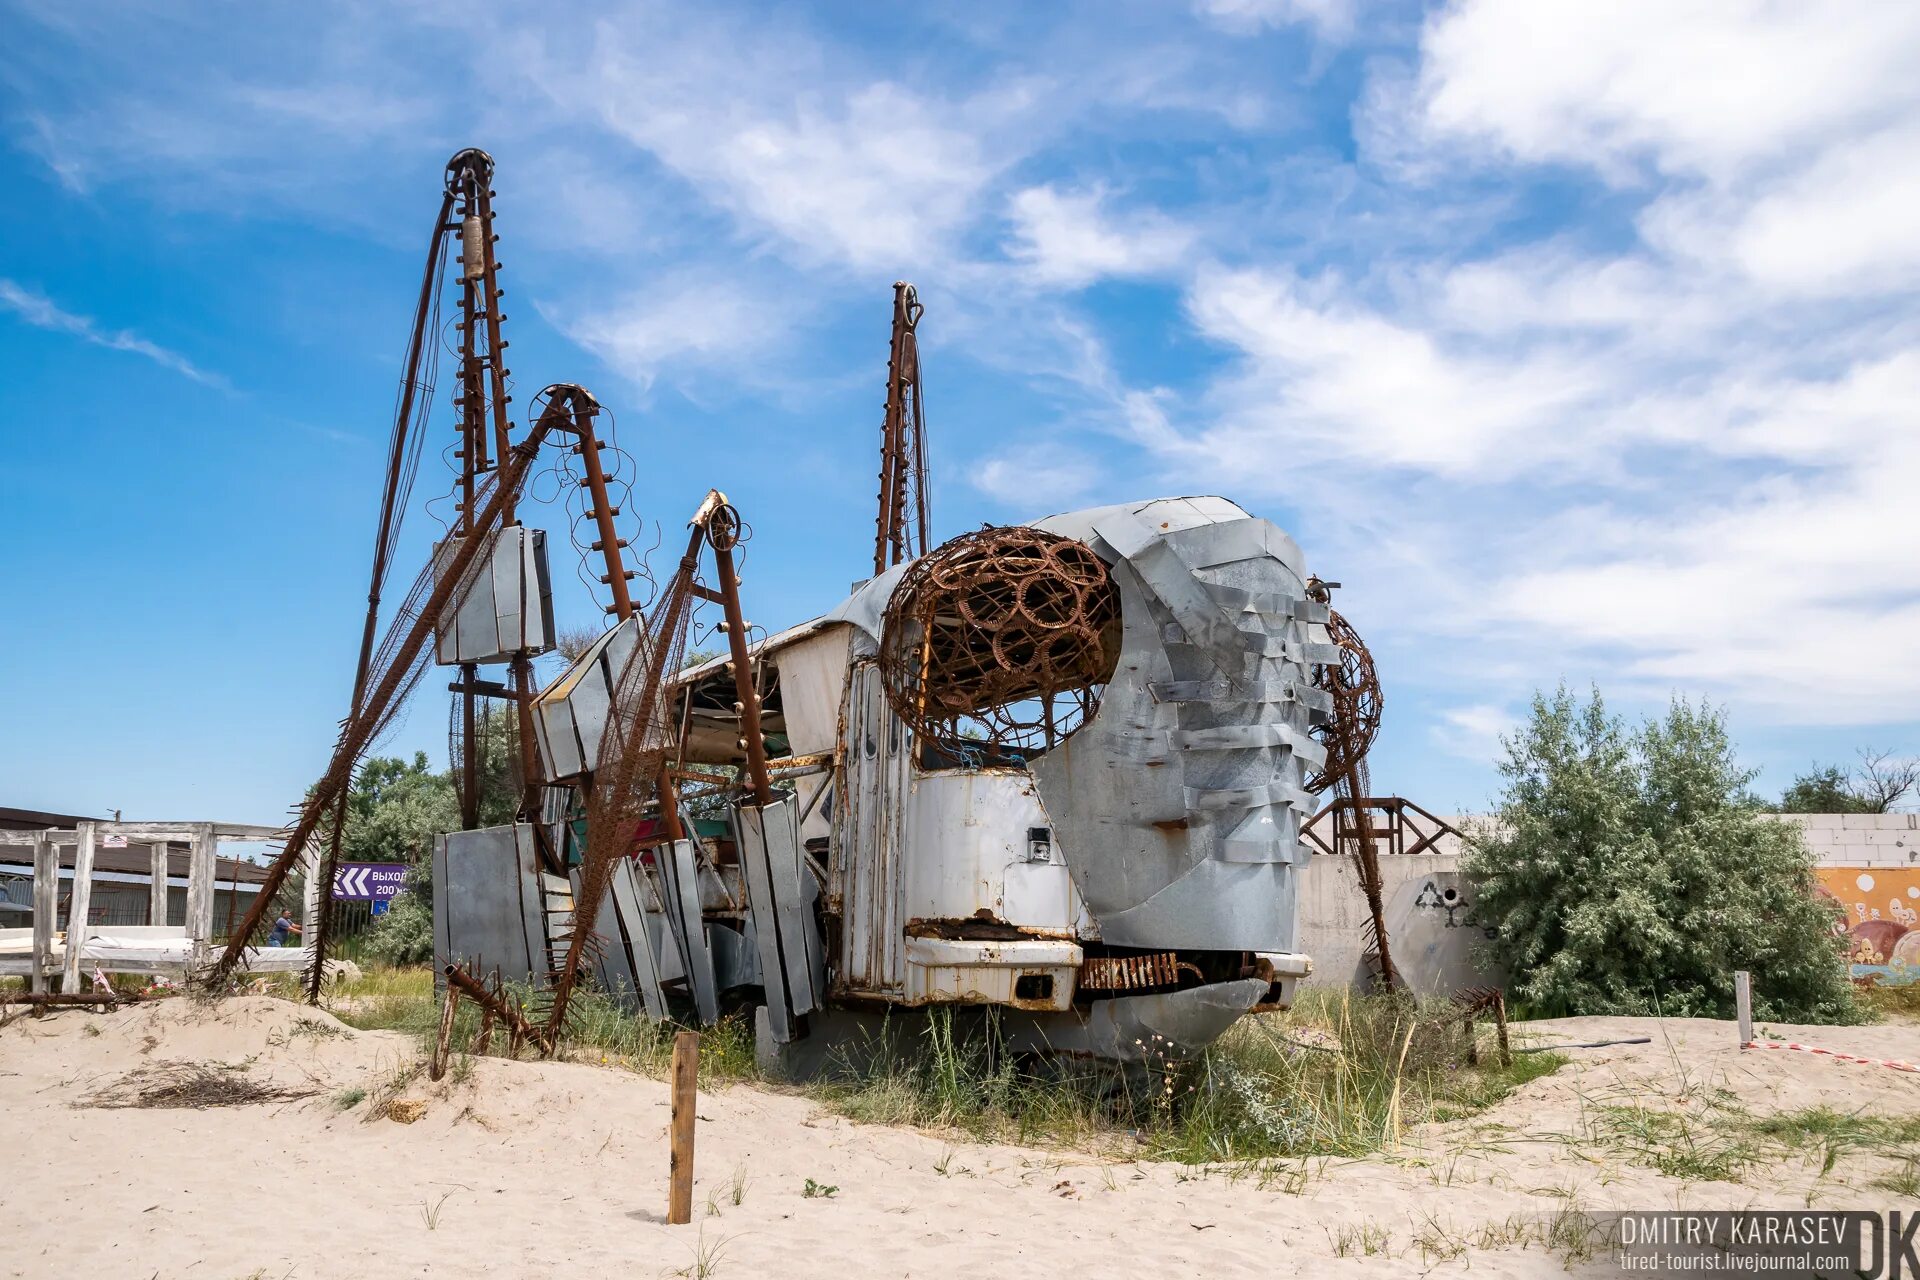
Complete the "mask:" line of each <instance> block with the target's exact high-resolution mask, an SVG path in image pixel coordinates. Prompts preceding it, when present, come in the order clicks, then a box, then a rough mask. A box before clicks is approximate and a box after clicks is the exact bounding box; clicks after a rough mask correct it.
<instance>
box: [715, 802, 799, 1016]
mask: <svg viewBox="0 0 1920 1280" xmlns="http://www.w3.org/2000/svg"><path fill="white" fill-rule="evenodd" d="M733 819H734V831H735V833H736V836H737V845H738V848H739V850H740V862H741V866H742V868H743V869H744V870H745V872H746V880H747V907H748V911H749V913H750V914H751V916H752V918H753V927H754V936H755V939H756V941H757V944H758V947H759V952H760V978H761V984H762V986H763V988H764V989H765V991H766V994H767V1008H768V1013H769V1018H770V1020H771V1025H772V1028H773V1034H774V1038H775V1039H777V1040H779V1041H781V1042H782V1043H785V1042H786V1041H788V1040H791V1039H792V1038H793V1033H794V1025H793V1019H794V1018H796V1017H798V1016H800V1015H802V1014H806V1013H810V1012H812V1011H813V1010H814V1009H816V1008H818V1007H819V999H818V996H817V989H818V984H819V975H817V974H816V973H815V972H814V969H813V960H812V957H813V956H814V955H816V954H818V952H817V948H814V947H809V946H808V944H807V939H806V934H807V932H808V931H810V930H814V929H816V928H817V926H816V924H815V922H814V921H813V919H812V917H811V915H810V914H809V913H808V912H807V910H806V897H805V896H804V894H803V891H802V888H801V884H800V880H799V877H800V876H801V875H802V874H804V873H803V872H802V871H801V868H800V839H799V836H800V828H799V814H798V812H797V807H796V804H795V801H794V800H793V799H792V798H791V797H789V798H787V799H784V800H779V801H776V802H775V803H773V804H770V805H767V806H764V807H759V806H752V805H743V806H740V807H739V808H736V809H735V810H734V815H733Z"/></svg>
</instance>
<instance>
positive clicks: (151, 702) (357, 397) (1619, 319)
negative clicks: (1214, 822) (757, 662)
mask: <svg viewBox="0 0 1920 1280" xmlns="http://www.w3.org/2000/svg"><path fill="white" fill-rule="evenodd" d="M0 31H4V38H0V184H3V186H4V189H5V190H6V191H7V193H8V197H7V199H6V200H5V201H0V373H4V377H0V415H4V416H3V418H0V420H3V421H4V422H5V424H6V425H5V427H4V431H5V433H6V437H7V449H6V466H5V471H4V474H5V475H6V477H7V480H8V484H7V498H6V500H5V503H4V505H3V506H0V512H4V514H3V515H0V521H4V526H3V529H0V531H3V532H4V535H5V536H4V542H3V543H0V545H4V547H5V552H4V560H3V561H0V563H4V564H5V565H6V570H7V571H6V574H5V581H6V582H7V584H8V586H9V588H10V590H9V592H8V597H9V599H8V607H7V608H6V609H5V610H3V611H0V640H4V643H5V650H6V652H7V654H8V657H9V661H8V662H7V664H6V668H5V671H4V673H3V674H0V691H4V694H3V696H0V706H4V708H5V712H6V715H5V720H6V725H7V732H6V733H5V735H4V740H3V742H0V777H4V779H5V782H4V786H3V787H0V801H3V802H5V803H9V804H15V805H22V806H31V807H41V808H50V809H59V810H70V811H83V812H100V811H103V810H106V809H108V808H116V807H117V808H122V809H124V810H125V811H126V813H127V815H128V816H130V817H170V816H181V817H201V816H212V817H219V818H222V819H230V820H242V821H271V820H274V819H275V818H277V817H278V816H279V815H280V814H282V813H283V812H285V810H286V809H287V807H288V806H289V805H290V804H291V803H292V802H293V801H294V800H295V799H296V798H297V797H298V795H299V794H300V792H301V791H302V789H303V788H304V787H305V786H306V785H307V783H308V782H310V781H311V780H312V778H313V777H314V776H315V775H316V774H317V773H318V772H319V771H320V769H321V768H322V766H323V764H324V761H325V757H326V754H327V751H328V748H329V745H330V743H331V739H332V731H333V726H334V722H335V720H336V718H337V716H338V715H339V714H340V712H341V710H342V706H343V704H344V701H345V697H346V693H347V685H348V683H349V681H350V678H351V663H352V660H353V654H354V651H355V647H356V644H357V638H358V627H359V622H358V617H359V612H360V609H361V599H362V597H363V593H364V575H365V572H366V570H365V565H366V560H367V557H368V554H369V551H370V540H371V536H372V523H373V519H374V516H375V506H376V502H377V493H378V485H379V478H380V474H381V469H382V466H383V457H382V452H383V447H384V440H385V436H386V432H387V428H388V422H389V420H390V412H391V405H392V400H393V394H394V387H395V384H396V382H397V380H398V376H399V361H400V357H401V349H402V342H403V340H404V336H405V330H406V326H407V323H408V321H409V313H410V308H411V295H412V293H413V291H414V290H415V289H416V288H417V280H418V271H419V258H420V255H421V253H422V250H423V247H424V243H425V239H426V234H427V231H428V228H429V223H430V222H431V219H432V216H433V212H434V210H435V208H436V207H437V200H438V194H439V188H440V180H441V179H440V175H441V170H442V166H443V165H444V164H445V162H446V159H447V157H448V156H449V155H450V154H451V153H452V152H453V151H455V150H456V149H458V148H459V147H462V146H467V145H478V146H482V147H485V148H486V149H488V150H489V151H491V152H492V153H493V155H494V156H495V158H496V160H497V162H498V165H499V170H498V174H497V176H496V180H495V186H496V188H497V190H498V191H499V193H500V194H499V198H498V202H497V208H498V227H497V229H498V230H499V232H500V234H501V237H502V239H501V243H500V257H501V260H502V262H503V263H504V264H505V265H504V277H503V283H504V284H505V286H506V288H507V290H508V300H507V304H506V310H507V312H508V314H509V317H510V318H509V321H508V326H507V327H508V332H509V335H510V337H511V339H512V348H511V357H512V358H511V361H510V363H511V364H512V366H513V368H514V382H515V384H516V387H517V395H516V402H515V403H516V407H519V408H522V409H524V405H525V402H526V400H527V399H529V398H530V397H531V394H532V392H533V391H534V390H537V389H538V388H539V387H540V386H542V385H544V384H546V383H548V382H551V381H578V382H581V383H583V384H585V385H587V386H589V387H590V388H592V389H593V390H594V391H595V392H596V393H597V394H598V395H599V397H600V398H601V399H602V401H603V402H604V403H606V404H607V405H608V406H609V408H611V409H612V410H613V412H614V414H615V416H616V418H617V422H618V428H619V432H620V440H621V443H622V444H623V445H624V446H625V447H626V448H627V449H628V450H629V451H630V453H631V455H632V457H633V458H634V459H636V460H637V461H635V462H633V463H631V464H630V465H631V466H633V467H634V468H635V472H634V474H633V477H632V478H633V481H634V485H635V490H634V501H633V502H632V503H631V504H630V506H629V512H630V514H632V515H636V516H641V517H644V518H645V519H646V520H647V521H649V522H657V523H658V524H660V525H662V526H664V527H666V528H667V529H669V530H672V529H676V528H678V527H679V526H680V525H681V524H682V523H683V522H684V520H685V519H686V517H687V515H688V514H690V513H691V511H692V509H693V507H694V506H695V505H696V504H697V502H698V500H699V498H700V496H701V495H702V494H703V493H704V491H705V490H706V488H707V487H708V486H710V485H712V486H718V487H720V488H722V489H724V490H726V491H727V492H728V494H729V495H730V496H732V497H733V498H734V500H735V501H736V502H737V503H738V505H739V506H740V507H741V509H742V511H743V512H744V513H745V514H746V516H747V518H748V519H749V520H750V521H751V522H752V524H753V526H754V528H755V531H756V537H755V540H754V542H753V543H752V545H751V547H750V554H749V562H748V566H747V569H746V578H747V583H746V595H747V604H748V612H749V615H750V616H751V617H752V618H753V619H754V620H755V621H756V622H759V623H762V624H765V625H768V626H779V625H784V624H787V623H790V622H794V621H798V620H800V619H802V618H804V617H806V616H809V615H810V614H812V613H815V612H818V611H820V610H821V609H823V608H825V607H827V606H828V605H830V604H831V603H832V602H833V601H835V600H836V599H837V598H838V597H839V595H840V594H842V593H843V592H844V590H845V589H846V586H847V584H848V583H849V581H851V580H852V579H854V578H856V577H858V576H861V575H862V573H863V567H864V566H865V565H866V564H867V563H868V559H869V556H870V545H871V536H872V534H871V521H872V507H873V492H874V487H875V482H874V472H875V469H876V459H877V455H876V448H877V425H878V421H879V410H880V404H881V399H882V391H883V387H882V380H883V377H884V371H885V347H886V326H887V320H888V308H889V305H890V296H891V290H890V286H891V284H892V282H893V281H894V280H895V279H899V278H905V279H910V280H913V281H914V282H915V283H916V284H917V285H918V286H919V288H920V291H921V295H922V297H923V299H924V300H925V301H926V303H927V318H926V320H925V322H924V324H923V326H922V335H923V362H924V365H925V375H926V387H927V397H928V417H929V422H930V426H931V432H932V441H933V455H934V498H933V510H934V521H935V527H936V532H937V534H939V535H940V536H950V535H952V534H954V533H957V532H960V531H963V530H965V529H968V528H971V527H975V526H977V525H978V524H980V523H981V522H983V521H988V522H1004V521H1008V520H1018V519H1029V518H1033V517H1035V516H1038V515H1042V514H1046V513H1048V512H1051V511H1056V510H1061V509H1066V508H1071V507H1075V506H1084V505H1091V504H1094V503H1099V502H1111V501H1121V500H1126V499H1130V498H1141V497H1148V496H1154V495H1159V494H1167V493H1183V492H1184V493H1192V492H1218V493H1224V494H1227V495H1228V496H1230V497H1233V498H1235V499H1237V500H1239V501H1240V502H1241V503H1243V504H1244V505H1246V506H1247V507H1248V508H1250V509H1251V510H1253V511H1255V512H1257V513H1259V514H1262V515H1265V516H1268V517H1269V518H1271V519H1273V520H1274V521H1275V522H1276V523H1278V524H1280V525H1281V526H1282V527H1284V528H1286V529H1287V530H1288V531H1289V532H1291V533H1292V534H1294V535H1295V536H1296V537H1297V538H1298V539H1299V541H1300V542H1301V544H1302V546H1303V547H1304V549H1305V551H1306V554H1307V557H1308V563H1309V566H1310V567H1312V568H1313V569H1314V570H1316V571H1317V572H1319V573H1321V574H1323V575H1324V576H1327V577H1330V578H1335V579H1339V580H1341V581H1343V582H1344V583H1346V587H1345V589H1344V590H1343V591H1342V593H1341V595H1340V597H1339V603H1340V605H1341V607H1342V608H1343V610H1344V611H1345V612H1346V613H1347V614H1348V615H1349V616H1350V617H1351V618H1352V619H1353V621H1354V622H1355V624H1356V625H1357V626H1358V627H1359V628H1360V630H1361V632H1362V634H1363V635H1365V636H1366V637H1367V638H1368V639H1369V641H1370V642H1371V643H1372V644H1373V646H1374V648H1375V650H1376V653H1377V654H1378V656H1379V659H1380V664H1381V669H1382V673H1383V677H1384V680H1385V683H1386V689H1387V700H1388V701H1387V705H1388V714H1387V724H1386V729H1385V732H1384V734H1383V738H1382V741H1381V743H1380V746H1379V748H1378V750H1377V754H1376V757H1375V763H1374V770H1373V772H1374V778H1375V784H1376V789H1379V790H1382V791H1386V790H1391V791H1396V792H1399V793H1401V794H1404V795H1407V796H1409V797H1412V798H1414V799H1416V800H1418V801H1419V802H1421V803H1423V804H1425V805H1426V806H1427V807H1429V808H1431V809H1435V810H1437V811H1452V810H1460V809H1473V808H1480V807H1484V805H1485V804H1486V803H1487V800H1488V797H1489V795H1490V793H1491V790H1492V788H1493V786H1494V785H1495V782H1496V778H1495V775H1494V772H1493V768H1492V760H1493V757H1494V755H1495V752H1496V747H1497V744H1496V739H1497V736H1498V734H1499V733H1500V732H1501V730H1502V729H1503V728H1504V727H1506V726H1508V725H1510V724H1511V723H1512V720H1513V717H1514V716H1515V715H1516V714H1517V713H1519V712H1520V711H1521V710H1523V709H1524V706H1525V703H1526V701H1527V699H1528V697H1529V696H1530V694H1531V693H1532V691H1533V690H1534V689H1535V688H1536V687H1540V686H1547V687H1551V686H1552V685H1553V684H1554V683H1556V682H1558V681H1560V680H1562V679H1565V680H1567V681H1569V682H1571V683H1574V684H1576V685H1584V684H1586V683H1588V682H1590V681H1591V682H1596V683H1597V684H1598V685H1599V686H1600V687H1601V688H1602V689H1603V690H1604V691H1605V692H1606V693H1607V694H1608V695H1609V697H1610V698H1611V699H1612V700H1613V701H1614V702H1616V703H1617V704H1618V705H1619V706H1620V707H1621V708H1622V709H1625V710H1629V711H1633V710H1639V709H1644V708H1650V707H1653V706H1656V705H1658V704H1659V703H1661V702H1663V701H1664V700H1665V699H1666V698H1667V697H1668V696H1669V695H1670V694H1672V693H1675V692H1679V693H1685V694H1688V695H1690V696H1704V697H1708V698H1711V699H1713V700H1715V701H1717V702H1720V703H1723V704H1725V705H1726V707H1727V708H1728V711H1729V714H1730V716H1731V720H1732V724H1733V728H1734V732H1735V735H1736V737H1737V739H1738V741H1739V742H1740V743H1741V745H1742V749H1743V753H1744V755H1745V756H1746V758H1747V759H1748V760H1749V761H1750V762H1751V763H1752V764H1754V765H1755V766H1757V767H1760V768H1761V769H1762V770H1763V775H1762V778H1761V782H1760V785H1761V786H1762V787H1763V788H1768V789H1777V788H1778V787H1779V786H1780V785H1782V784H1783V783H1784V782H1785V781H1786V780H1787V779H1788V778H1789V777H1790V776H1791V774H1792V772H1793V771H1794V770H1795V769H1797V768H1799V767H1801V766H1803V765H1804V764H1805V763H1806V762H1807V761H1808V760H1809V759H1811V758H1813V757H1816V756H1817V757H1821V758H1844V757H1846V756H1847V755H1849V754H1850V753H1851V750H1852V749H1853V747H1854V746H1856V745H1858V744H1863V743H1874V744H1878V745H1881V746H1887V747H1893V748H1896V749H1900V750H1904V751H1909V752H1910V751H1913V750H1915V749H1916V747H1920V743H1917V742H1916V738H1917V737H1920V734H1916V725H1917V724H1920V663H1917V662H1916V661H1915V656H1916V652H1920V644H1916V642H1915V637H1916V636H1920V568H1916V566H1917V565H1920V521H1916V520H1915V518H1914V516H1913V510H1914V501H1913V496H1912V495H1913V494H1914V493H1916V492H1920V430H1916V421H1915V419H1916V412H1917V409H1916V406H1920V333H1916V312H1915V308H1914V306H1913V304H1914V301H1915V294H1916V288H1917V286H1920V236H1916V235H1915V234H1914V233H1913V229H1912V223H1913V210H1914V209H1916V208H1920V123H1916V122H1920V111H1916V107H1920V102H1916V99H1920V77H1915V76H1914V75H1913V74H1912V68H1913V66H1914V65H1915V64H1916V60H1920V7H1916V6H1910V5H1860V6H1832V7H1815V6H1807V7H1805V8H1801V7H1797V6H1779V5H1773V4H1763V3H1740V2H1738V0H1723V2H1721V3H1711V4H1700V3H1696V4H1685V3H1682V4H1674V3H1660V4H1654V3H1637V2H1631V0H1622V2H1621V3H1616V4H1610V5H1604V6H1602V5H1591V4H1576V3H1565V4H1562V3H1552V2H1549V0H1456V2H1454V3H1447V4H1438V5H1429V6H1417V5H1393V4H1386V5H1374V4H1362V3H1360V2H1359V0H1199V2H1198V3H1194V4H1185V5H1183V4H1163V5H1144V4H1143V5H1114V4H1080V5H1075V4H1060V5H1047V6H1032V5H1018V4H992V3H986V4H968V5H955V6H924V5H922V6H890V7H886V8H878V7H874V6H818V7H814V8H808V7H801V6H791V5H787V6H778V7H759V6H756V7H731V6H726V5H710V4H709V5H690V4H689V5H680V4H667V3H659V4H654V3H640V4H623V3H555V4H538V5H535V4H473V3H463V4H460V5H454V4H451V3H442V2H441V0H416V2H406V0H386V2H381V3H371V2H369V3H337V4H328V5H311V6H303V7H295V6H262V5H256V4H250V3H217V2H211V0H203V2H200V3H167V2H165V0H143V2H142V3H119V4H116V3H84V2H76V0H45V2H34V0H0ZM449 395H450V392H449V391H447V390H446V389H444V388H443V390H442V393H441V395H440V400H439V410H438V413H437V415H436V418H435V423H434V432H435V434H434V435H432V436H431V437H430V439H431V441H432V443H431V444H430V446H429V448H430V451H432V452H437V451H438V450H440V449H442V448H443V447H445V446H446V445H447V444H448V443H449V442H450V441H451V439H452V436H451V431H450V421H451V418H450V406H449V405H448V403H447V400H448V396H449ZM447 476H448V472H447V471H446V470H445V469H444V466H443V464H441V463H440V462H439V461H438V459H437V458H436V457H434V456H431V453H430V456H429V457H428V459H427V461H426V464H425V466H424V468H423V475H422V479H421V482H420V486H419V490H418V492H419V493H420V494H421V495H426V494H428V493H430V492H435V491H438V490H439V488H440V487H441V486H442V485H443V484H444V482H445V480H446V478H447ZM550 489H551V486H548V487H547V490H543V492H544V491H550ZM528 518H529V520H531V521H536V522H543V523H546V524H547V525H548V526H549V527H550V528H553V529H554V530H555V533H556V535H559V534H560V530H561V528H562V524H561V522H560V521H559V520H558V519H554V518H547V519H545V520H542V518H541V515H540V513H539V510H538V508H535V509H533V510H531V511H530V512H529V513H528ZM432 528H433V525H432V522H431V521H430V520H428V519H425V518H421V517H419V516H416V517H415V519H414V520H413V521H412V523H411V525H410V533H409V541H408V543H407V544H406V549H405V550H403V552H402V556H401V565H402V567H401V568H400V569H399V570H398V571H397V578H398V579H399V580H401V581H404V580H405V579H406V578H408V577H409V576H410V575H411V568H410V567H408V566H411V565H417V564H418V563H420V562H421V559H422V557H424V555H425V549H426V539H427V537H428V536H429V534H430V532H431V530H432ZM647 541H651V537H648V538H647ZM563 548H564V539H563V538H560V539H559V544H558V545H557V546H556V552H557V554H556V564H555V571H556V579H557V580H558V582H559V584H560V601H559V609H560V612H561V615H562V619H563V621H566V622H574V623H585V622H587V621H589V620H590V619H592V618H594V617H596V616H597V615H598V610H597V608H596V606H595V605H594V604H593V603H592V602H591V601H590V600H589V599H588V597H587V594H586V592H585V590H584V589H583V588H578V587H576V586H575V585H574V583H573V580H572V578H571V576H570V570H571V568H572V564H571V561H570V559H569V557H568V556H567V554H566V552H565V551H564V549H563ZM656 559H657V560H661V561H664V557H663V556H662V557H656ZM444 739H445V706H444V697H443V695H441V694H440V693H438V692H437V688H436V687H435V686H434V685H433V684H432V683H431V682H430V683H429V685H428V686H427V688H426V689H425V690H423V692H422V694H421V695H420V696H419V697H418V698H417V699H416V702H415V705H414V706H413V708H412V710H411V713H410V715H409V717H408V719H407V721H406V722H405V724H404V725H403V726H402V727H401V728H400V729H399V731H398V732H397V733H396V734H395V735H394V737H393V738H392V740H391V741H390V743H389V747H390V748H400V749H411V748H412V747H415V746H419V747H423V748H426V749H428V750H429V751H431V752H433V753H434V754H436V755H443V754H444Z"/></svg>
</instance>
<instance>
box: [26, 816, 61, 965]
mask: <svg viewBox="0 0 1920 1280" xmlns="http://www.w3.org/2000/svg"><path fill="white" fill-rule="evenodd" d="M59 909H60V856H59V854H57V853H56V852H54V848H53V841H51V840H49V839H47V837H46V833H44V832H42V833H40V839H39V840H37V841H35V842H34V846H33V964H32V967H33V978H32V987H33V991H34V994H35V995H45V994H46V990H47V970H49V969H51V968H52V967H53V917H54V913H55V912H56V911H58V910H59Z"/></svg>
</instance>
